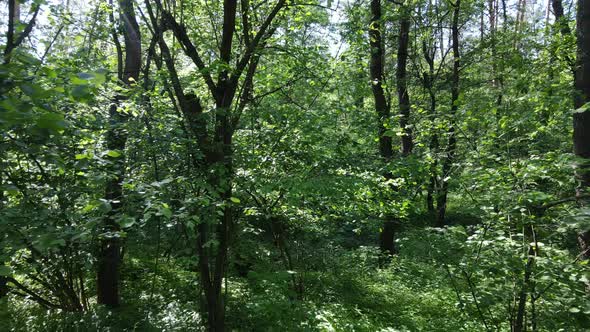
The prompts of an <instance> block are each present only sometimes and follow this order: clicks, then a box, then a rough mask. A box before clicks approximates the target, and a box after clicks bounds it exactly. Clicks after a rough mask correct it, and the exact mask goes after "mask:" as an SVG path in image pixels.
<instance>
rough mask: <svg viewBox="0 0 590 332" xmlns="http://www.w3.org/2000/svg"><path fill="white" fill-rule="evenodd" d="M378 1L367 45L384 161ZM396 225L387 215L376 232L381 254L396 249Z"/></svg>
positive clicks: (385, 105)
mask: <svg viewBox="0 0 590 332" xmlns="http://www.w3.org/2000/svg"><path fill="white" fill-rule="evenodd" d="M381 19H382V18H381V1H380V0H371V21H370V25H369V46H370V48H371V56H370V62H369V69H370V70H369V71H370V74H371V89H372V91H373V98H374V100H375V111H376V112H377V121H378V125H377V128H378V132H377V134H378V136H379V154H380V156H381V158H382V159H383V161H384V162H385V163H388V162H389V161H391V159H392V158H393V147H392V139H391V136H390V135H388V134H387V133H386V131H387V126H388V125H389V120H390V117H391V105H390V103H389V102H388V100H387V97H386V95H385V89H384V88H383V85H384V79H385V77H384V74H383V72H384V69H383V67H384V66H383V60H384V53H385V51H384V46H383V40H382V37H381V26H382V24H381ZM385 177H386V178H387V179H391V173H389V172H386V173H385ZM395 228H396V220H395V218H394V217H393V216H390V215H388V216H386V217H385V220H384V221H383V227H382V229H381V234H380V236H379V246H380V248H381V252H382V253H384V254H393V253H395V242H394V238H395Z"/></svg>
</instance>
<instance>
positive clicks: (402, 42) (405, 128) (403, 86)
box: [396, 6, 414, 156]
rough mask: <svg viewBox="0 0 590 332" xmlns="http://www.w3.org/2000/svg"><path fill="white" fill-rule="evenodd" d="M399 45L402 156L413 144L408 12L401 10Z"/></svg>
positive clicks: (398, 76) (398, 71)
mask: <svg viewBox="0 0 590 332" xmlns="http://www.w3.org/2000/svg"><path fill="white" fill-rule="evenodd" d="M401 15H402V16H401V18H400V32H399V44H398V49H397V73H396V78H397V95H398V99H399V111H400V121H399V125H400V129H401V132H402V137H401V143H402V151H401V152H402V156H407V155H409V154H410V153H412V148H413V147H414V142H413V141H412V129H411V128H410V127H409V125H408V124H409V122H410V95H409V93H408V81H407V70H406V66H407V63H408V42H409V39H410V23H411V22H410V10H409V8H408V7H406V6H403V7H402V8H401Z"/></svg>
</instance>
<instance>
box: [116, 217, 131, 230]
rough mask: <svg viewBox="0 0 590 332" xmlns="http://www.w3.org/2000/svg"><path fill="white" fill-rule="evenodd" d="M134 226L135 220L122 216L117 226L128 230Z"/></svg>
mask: <svg viewBox="0 0 590 332" xmlns="http://www.w3.org/2000/svg"><path fill="white" fill-rule="evenodd" d="M134 224H135V218H133V217H130V216H124V217H123V218H121V219H120V220H119V225H120V226H121V228H128V227H131V226H133V225H134Z"/></svg>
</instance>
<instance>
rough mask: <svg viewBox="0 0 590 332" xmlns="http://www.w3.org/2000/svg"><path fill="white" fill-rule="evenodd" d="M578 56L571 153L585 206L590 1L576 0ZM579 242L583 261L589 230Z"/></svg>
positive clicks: (589, 167) (589, 178)
mask: <svg viewBox="0 0 590 332" xmlns="http://www.w3.org/2000/svg"><path fill="white" fill-rule="evenodd" d="M576 21H577V23H576V24H577V29H576V36H577V57H576V71H575V82H574V87H575V91H574V107H575V108H576V110H577V111H576V112H575V113H574V119H573V120H574V121H573V125H574V153H575V154H576V156H578V157H580V158H581V159H582V160H583V161H582V162H579V163H578V165H577V167H576V179H577V180H578V187H577V188H576V196H577V197H580V200H579V201H580V203H581V204H583V205H588V203H589V202H588V199H584V198H582V197H584V195H585V194H587V193H588V187H589V186H590V111H588V110H584V109H583V106H584V105H586V103H588V102H590V0H578V13H577V18H576ZM578 242H579V244H580V248H581V250H582V256H583V257H584V258H585V259H588V258H590V253H589V249H590V231H589V230H582V232H581V233H580V234H579V236H578Z"/></svg>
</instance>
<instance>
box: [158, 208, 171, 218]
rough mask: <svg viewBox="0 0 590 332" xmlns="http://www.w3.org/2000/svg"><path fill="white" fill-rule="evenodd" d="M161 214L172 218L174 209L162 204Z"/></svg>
mask: <svg viewBox="0 0 590 332" xmlns="http://www.w3.org/2000/svg"><path fill="white" fill-rule="evenodd" d="M159 213H160V215H162V216H164V217H166V218H168V219H170V218H172V210H170V209H169V208H167V207H166V206H162V207H161V208H160V211H159Z"/></svg>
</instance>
